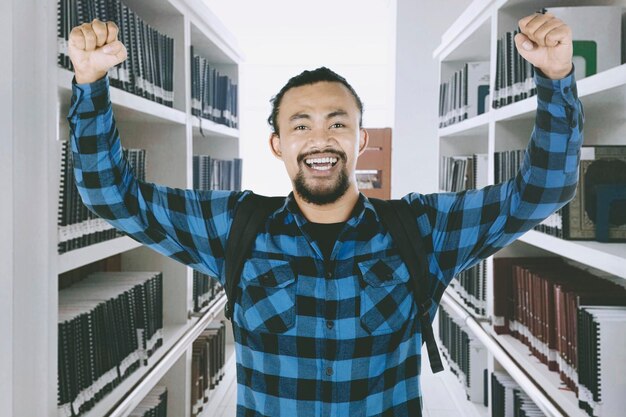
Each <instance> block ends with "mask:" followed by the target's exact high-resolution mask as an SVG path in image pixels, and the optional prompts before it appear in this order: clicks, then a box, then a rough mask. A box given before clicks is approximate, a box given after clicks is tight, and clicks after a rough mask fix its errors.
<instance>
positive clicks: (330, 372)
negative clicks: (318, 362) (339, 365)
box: [326, 366, 333, 376]
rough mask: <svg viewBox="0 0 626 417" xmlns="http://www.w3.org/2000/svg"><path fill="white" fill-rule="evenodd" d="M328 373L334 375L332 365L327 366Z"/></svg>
mask: <svg viewBox="0 0 626 417" xmlns="http://www.w3.org/2000/svg"><path fill="white" fill-rule="evenodd" d="M326 375H328V376H333V368H331V367H330V366H329V367H328V368H326Z"/></svg>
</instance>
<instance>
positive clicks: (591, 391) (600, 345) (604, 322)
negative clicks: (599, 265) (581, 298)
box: [577, 305, 626, 417]
mask: <svg viewBox="0 0 626 417" xmlns="http://www.w3.org/2000/svg"><path fill="white" fill-rule="evenodd" d="M577 325H578V326H577V327H578V334H579V335H580V340H579V344H578V346H579V348H578V353H579V354H578V370H579V373H578V383H579V390H578V394H579V395H578V398H579V403H580V406H581V408H583V409H584V410H585V411H586V412H587V414H589V415H590V416H597V417H604V416H607V417H608V416H616V415H620V414H621V413H622V412H623V410H624V408H625V407H626V397H625V396H624V392H626V380H625V379H624V378H623V375H624V372H626V355H625V354H624V348H623V347H624V346H626V306H585V305H581V306H580V307H579V310H578V323H577Z"/></svg>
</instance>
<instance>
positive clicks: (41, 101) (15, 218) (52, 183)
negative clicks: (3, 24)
mask: <svg viewBox="0 0 626 417" xmlns="http://www.w3.org/2000/svg"><path fill="white" fill-rule="evenodd" d="M124 3H125V4H127V5H128V6H129V7H130V8H131V9H132V10H133V11H135V12H136V13H137V14H138V15H139V16H140V17H141V18H142V19H143V20H145V21H146V22H147V23H148V24H150V25H151V26H153V27H154V28H156V29H157V30H158V31H159V32H161V33H164V34H166V35H168V36H169V37H171V38H173V39H174V105H173V107H167V106H165V105H162V104H159V103H156V102H153V101H150V100H147V99H145V98H142V97H139V96H136V95H134V94H131V93H128V92H126V91H122V90H121V89H118V88H114V87H112V88H111V90H110V96H111V101H112V104H113V112H114V115H115V119H116V122H117V127H118V129H119V132H120V135H121V139H122V145H123V146H124V147H125V148H135V147H136V148H143V149H146V164H147V168H146V180H147V181H150V182H156V183H159V184H163V185H167V186H171V187H178V188H189V187H191V186H192V178H193V175H192V174H193V173H192V169H193V164H192V156H193V155H194V153H200V152H202V153H206V154H211V155H218V156H219V157H220V158H235V157H239V130H238V129H233V128H230V127H226V126H222V125H219V124H216V123H214V122H212V121H209V120H204V119H203V120H199V119H198V118H197V117H195V116H192V114H191V70H190V59H191V57H190V46H191V45H193V46H194V48H195V49H196V50H197V51H198V52H200V53H201V54H203V55H205V56H206V57H207V58H208V59H209V60H210V61H211V62H212V64H214V65H215V66H217V67H218V69H219V70H220V71H221V72H223V73H226V74H227V75H229V76H230V77H231V79H233V81H234V82H235V83H238V82H239V63H240V62H241V60H242V54H241V52H240V51H239V49H238V46H237V43H236V40H235V39H234V37H233V36H232V35H231V34H230V33H229V32H228V30H227V29H226V28H225V27H224V26H223V25H222V24H221V23H220V22H219V20H218V19H217V18H216V17H215V15H214V14H213V13H212V12H211V10H210V9H209V8H208V6H207V5H206V4H204V2H198V1H193V0H124ZM9 4H10V5H9V6H8V9H5V8H4V6H3V9H2V10H3V11H4V12H6V13H7V15H8V16H10V20H11V22H12V23H11V25H12V28H15V31H13V30H12V31H11V35H10V36H8V37H7V38H6V39H5V41H3V42H2V43H1V46H2V48H3V49H2V50H3V52H5V55H7V56H8V60H9V62H10V63H11V65H7V66H5V67H6V70H7V72H6V73H5V72H3V75H4V77H2V79H1V81H0V89H1V91H3V97H4V98H3V104H2V110H3V113H6V114H8V115H10V118H9V119H8V123H7V129H9V131H10V134H11V140H10V141H9V142H10V147H9V148H8V149H7V150H9V151H11V152H10V153H5V152H4V148H3V152H2V157H1V158H0V159H1V160H2V162H3V164H2V165H3V166H4V167H8V170H9V171H10V172H11V175H7V178H8V181H9V185H10V186H9V188H8V189H7V192H8V196H7V197H8V199H9V204H8V205H9V206H12V207H13V208H14V209H12V210H8V211H6V210H3V211H2V213H3V215H6V216H7V219H10V221H9V224H11V225H12V227H11V228H10V229H9V230H7V231H6V232H10V233H9V236H7V239H6V241H5V243H7V242H8V248H10V250H9V249H7V250H4V251H3V253H2V255H0V256H1V259H0V261H1V262H2V264H3V265H5V266H6V267H7V268H8V269H9V270H11V273H10V274H7V275H8V279H6V280H3V282H4V281H6V282H5V283H3V284H2V286H1V288H2V292H3V294H7V300H10V303H8V304H6V306H7V308H8V309H9V311H11V314H3V317H5V318H7V319H8V321H7V320H3V321H2V331H3V332H4V333H5V334H8V335H9V336H8V337H6V338H3V339H6V340H4V341H2V342H0V348H1V349H0V351H1V352H2V353H3V355H2V356H3V360H2V370H3V373H2V376H0V387H1V389H0V391H2V393H3V394H2V400H3V401H2V403H3V404H2V406H0V414H1V415H13V416H41V417H56V416H57V358H58V330H57V329H58V327H57V326H58V312H57V310H58V275H59V274H61V273H65V272H68V271H71V270H73V269H76V268H78V267H81V266H84V265H87V264H90V263H92V262H95V261H99V260H102V259H104V258H107V257H110V256H113V255H117V254H121V257H122V269H123V270H130V271H132V270H136V271H141V270H143V271H146V270H148V271H162V272H163V286H164V292H163V303H164V305H163V308H164V317H163V321H164V328H163V335H164V338H163V345H162V346H161V347H159V348H158V349H156V351H155V353H154V354H153V356H152V357H151V358H150V359H149V361H148V362H149V364H148V366H142V367H140V368H139V369H138V370H136V371H135V372H133V373H132V374H131V375H130V376H129V377H128V378H127V379H126V380H124V381H123V382H122V383H121V385H119V386H118V387H116V388H115V389H114V390H113V391H112V392H111V393H109V394H107V395H106V396H105V397H104V398H102V399H101V400H100V401H99V402H98V403H96V405H95V406H94V408H92V409H91V410H89V411H88V412H86V413H84V414H83V415H85V416H89V417H96V416H104V415H110V416H127V415H128V414H129V413H130V412H131V411H132V409H133V408H134V406H135V405H136V404H137V403H138V402H139V401H141V399H142V398H143V396H144V395H145V394H146V393H147V392H149V390H150V389H151V388H152V387H154V386H155V385H156V384H158V383H161V384H165V385H166V386H167V387H168V415H170V416H177V417H178V416H180V417H185V416H189V414H190V410H191V408H190V404H189V403H190V392H191V391H190V390H191V357H192V354H191V344H192V342H193V340H194V339H195V338H196V337H197V336H198V335H199V333H200V332H201V331H202V330H203V328H204V327H205V326H206V325H207V324H208V323H210V322H212V321H214V320H219V319H221V318H222V317H223V312H222V310H223V308H224V305H225V297H222V298H221V299H219V300H217V301H216V303H215V304H213V305H212V307H211V308H209V309H205V311H203V315H201V316H200V317H197V316H193V317H192V316H190V315H189V312H190V311H192V310H193V302H192V282H193V279H192V277H193V273H192V270H191V269H190V268H188V267H186V266H184V265H182V264H180V263H178V262H176V261H174V260H171V259H169V258H166V257H163V256H161V255H159V254H157V253H156V252H153V251H151V250H149V249H147V248H146V247H143V246H141V245H140V244H139V243H137V242H136V241H134V240H133V239H131V238H129V237H120V238H116V239H112V240H108V241H104V242H101V243H98V244H95V245H92V246H88V247H84V248H81V249H76V250H72V251H68V252H66V253H63V254H58V252H57V246H58V231H57V215H58V214H57V212H58V204H59V177H60V172H61V147H62V141H65V140H67V139H68V138H69V131H68V123H67V119H66V117H67V113H68V109H69V104H70V97H71V94H72V90H71V80H72V77H73V74H72V73H71V72H70V71H68V70H66V69H62V68H60V67H58V65H57V10H56V9H57V7H56V2H52V3H50V5H52V7H47V8H44V7H41V5H35V4H26V3H23V2H18V1H10V2H9ZM35 21H36V22H38V23H37V25H33V24H32V22H35ZM33 26H36V27H35V28H34V29H33V28H32V27H33ZM28 27H31V29H27V28H28ZM33 45H37V46H36V47H33ZM127 46H129V45H127ZM6 48H8V49H6ZM4 93H10V94H4ZM7 112H8V113H7ZM200 123H202V130H203V133H204V136H202V135H201V134H200V132H199V126H200ZM3 172H4V171H3ZM3 225H4V223H3ZM3 231H5V230H4V228H3ZM3 248H5V246H3ZM3 271H5V269H3ZM3 278H4V277H3ZM3 300H4V297H3ZM3 311H4V309H3ZM228 332H229V324H227V334H228ZM227 338H228V339H229V341H230V346H231V349H230V352H234V350H233V349H232V343H233V341H232V332H230V335H229V336H227ZM7 364H9V365H10V366H6V365H7ZM229 364H230V368H228V369H227V375H226V377H225V378H226V379H228V378H231V379H232V378H234V377H235V375H234V355H232V354H231V356H230V359H229ZM5 370H6V371H7V372H4V371H5ZM5 388H7V389H5Z"/></svg>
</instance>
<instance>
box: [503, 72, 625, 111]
mask: <svg viewBox="0 0 626 417" xmlns="http://www.w3.org/2000/svg"><path fill="white" fill-rule="evenodd" d="M576 86H577V88H578V97H579V98H580V100H581V101H582V102H583V105H584V109H585V116H586V118H588V116H589V114H590V113H591V112H594V110H597V111H598V112H601V113H603V114H604V117H617V118H618V119H622V120H623V119H624V117H626V116H625V115H624V112H623V108H624V107H625V106H626V64H623V65H620V66H618V67H615V68H611V69H609V70H606V71H603V72H601V73H598V74H595V75H592V76H590V77H586V78H583V79H582V80H577V81H576ZM536 110H537V96H533V97H529V98H527V99H526V100H522V101H518V102H516V103H512V104H509V105H508V106H504V107H502V108H499V109H493V110H492V111H493V115H494V121H496V122H499V121H506V120H515V119H534V117H535V112H536ZM607 111H609V112H612V113H614V114H606V112H607Z"/></svg>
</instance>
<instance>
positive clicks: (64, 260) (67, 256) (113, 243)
mask: <svg viewBox="0 0 626 417" xmlns="http://www.w3.org/2000/svg"><path fill="white" fill-rule="evenodd" d="M139 246H141V243H139V242H137V241H135V240H133V239H131V238H129V237H128V236H122V237H118V238H115V239H111V240H107V241H104V242H100V243H96V244H95V245H89V246H85V247H84V248H80V249H74V250H71V251H69V252H65V253H63V254H60V255H59V264H58V273H59V274H62V273H64V272H67V271H70V270H72V269H76V268H79V267H81V266H84V265H87V264H90V263H92V262H96V261H99V260H101V259H104V258H108V257H109V256H113V255H117V254H118V253H122V252H126V251H129V250H131V249H135V248H138V247H139Z"/></svg>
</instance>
